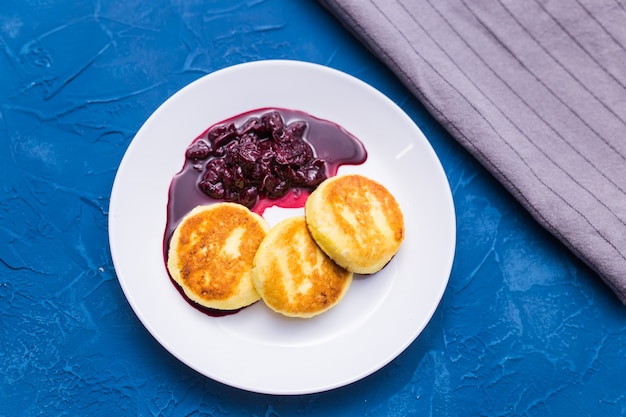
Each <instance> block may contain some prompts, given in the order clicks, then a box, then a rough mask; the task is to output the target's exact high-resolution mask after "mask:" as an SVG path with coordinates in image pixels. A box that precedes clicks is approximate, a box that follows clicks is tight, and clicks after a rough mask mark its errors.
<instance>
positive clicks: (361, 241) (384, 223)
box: [305, 174, 404, 274]
mask: <svg viewBox="0 0 626 417" xmlns="http://www.w3.org/2000/svg"><path fill="white" fill-rule="evenodd" d="M305 216H306V222H307V225H308V228H309V231H310V232H311V236H313V238H314V239H315V241H316V242H317V244H318V245H319V246H320V248H322V250H323V251H324V252H326V254H328V256H329V257H331V258H332V259H333V260H334V261H335V262H337V263H338V264H339V265H341V266H343V267H344V268H346V269H348V270H350V271H352V272H355V273H359V274H372V273H374V272H377V271H379V270H380V269H382V268H383V267H384V266H385V265H386V264H387V263H388V262H389V261H390V260H391V258H392V257H393V256H394V255H395V254H396V252H397V251H398V249H399V248H400V244H401V243H402V241H403V239H404V218H403V216H402V211H401V210H400V206H399V204H398V202H397V201H396V200H395V198H394V197H393V195H392V194H391V193H390V192H389V190H387V189H386V188H385V187H384V186H383V185H381V184H379V183H378V182H376V181H374V180H371V179H369V178H367V177H364V176H362V175H356V174H352V175H341V176H336V177H332V178H329V179H327V180H326V181H324V182H323V183H321V184H320V185H319V187H318V188H317V189H316V190H315V191H313V193H311V195H310V196H309V198H308V200H307V202H306V206H305Z"/></svg>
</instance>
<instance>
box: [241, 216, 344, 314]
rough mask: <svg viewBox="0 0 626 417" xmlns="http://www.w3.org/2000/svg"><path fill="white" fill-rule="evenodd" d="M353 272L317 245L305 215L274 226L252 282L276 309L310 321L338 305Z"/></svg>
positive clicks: (258, 255)
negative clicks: (308, 227) (336, 261)
mask: <svg viewBox="0 0 626 417" xmlns="http://www.w3.org/2000/svg"><path fill="white" fill-rule="evenodd" d="M352 275H353V274H352V273H351V272H349V271H346V270H345V269H343V268H341V267H340V266H339V265H337V264H336V263H335V262H333V261H332V260H331V259H330V258H329V257H328V256H327V255H326V254H325V253H324V252H322V250H321V249H320V248H319V247H318V246H317V245H316V244H315V242H314V241H313V239H312V238H311V235H310V234H309V231H308V229H307V227H306V223H305V220H304V217H303V216H296V217H291V218H288V219H286V220H283V221H281V222H280V223H278V224H277V225H276V226H274V227H273V228H272V229H271V230H270V232H269V233H268V234H267V236H266V238H265V239H264V240H263V242H262V243H261V245H260V246H259V249H258V251H257V253H256V256H255V257H254V267H253V269H252V279H253V282H254V286H255V287H256V289H257V291H258V292H259V294H260V295H261V298H262V299H263V301H264V302H265V304H267V306H268V307H269V308H271V309H272V310H274V311H276V312H278V313H281V314H284V315H286V316H290V317H301V318H309V317H313V316H315V315H318V314H320V313H323V312H325V311H327V310H329V309H330V308H331V307H333V306H335V305H336V304H337V303H339V301H341V299H342V298H343V296H344V295H345V293H346V291H347V290H348V288H349V287H350V283H351V282H352Z"/></svg>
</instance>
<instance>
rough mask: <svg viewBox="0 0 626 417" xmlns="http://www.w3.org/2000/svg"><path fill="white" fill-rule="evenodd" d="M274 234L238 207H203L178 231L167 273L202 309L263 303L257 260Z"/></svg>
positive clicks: (225, 204) (198, 208)
mask: <svg viewBox="0 0 626 417" xmlns="http://www.w3.org/2000/svg"><path fill="white" fill-rule="evenodd" d="M268 230H269V225H268V224H267V222H266V221H265V219H263V218H262V217H261V216H259V215H258V214H255V213H253V212H251V211H250V210H248V209H247V208H246V207H244V206H242V205H239V204H235V203H217V204H212V205H208V206H198V207H196V208H195V209H193V210H192V211H191V212H189V213H188V214H187V215H186V216H185V217H184V218H183V219H182V220H181V222H180V224H179V225H178V226H177V227H176V230H175V231H174V233H173V235H172V238H171V240H170V246H169V252H168V261H167V268H168V270H169V273H170V275H171V277H172V279H173V280H174V281H175V282H176V283H177V284H178V285H179V286H180V287H181V288H182V290H183V292H184V294H185V296H187V297H188V298H189V299H190V300H191V301H193V302H196V303H198V304H200V305H201V306H204V307H207V308H212V309H219V310H236V309H238V308H241V307H245V306H247V305H249V304H252V303H254V302H255V301H258V300H259V298H260V297H259V294H258V293H257V292H256V290H255V289H254V285H253V284H252V277H251V269H252V261H253V259H254V255H255V254H256V251H257V248H258V247H259V245H260V244H261V241H262V240H263V238H264V237H265V235H266V234H267V232H268Z"/></svg>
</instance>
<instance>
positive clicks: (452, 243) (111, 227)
mask: <svg viewBox="0 0 626 417" xmlns="http://www.w3.org/2000/svg"><path fill="white" fill-rule="evenodd" d="M272 66H287V67H289V68H292V69H306V70H313V71H321V72H322V73H324V74H327V75H331V76H334V77H339V78H340V79H343V80H346V81H348V82H350V83H353V84H354V85H356V86H358V87H360V88H365V89H368V90H369V91H368V92H369V93H370V94H373V95H374V96H377V97H378V98H379V99H381V100H382V102H383V103H385V104H386V105H391V106H392V107H393V109H394V111H396V112H398V113H399V114H400V115H403V117H405V118H406V119H408V121H410V123H411V124H412V125H413V126H414V128H415V129H416V130H417V131H418V132H419V133H420V134H421V137H420V138H416V139H414V140H421V141H422V142H425V143H422V145H423V146H426V147H427V148H428V149H429V150H430V152H431V157H432V158H433V161H432V162H435V165H436V167H437V169H438V171H439V172H438V174H439V176H440V177H441V178H442V179H443V180H444V183H445V184H446V187H445V190H442V191H444V194H445V197H446V199H447V200H448V201H447V203H448V205H447V207H446V209H447V210H448V214H449V216H450V217H449V219H448V222H449V223H448V227H449V230H448V232H449V234H448V236H446V239H447V240H448V243H449V248H448V249H449V252H448V253H447V257H446V259H445V264H446V265H445V266H444V267H443V269H442V271H445V272H442V273H443V275H445V279H444V281H445V282H444V283H443V285H441V287H440V288H439V291H438V293H437V294H436V302H434V303H433V305H432V308H431V309H430V311H429V312H428V314H427V317H425V319H424V321H423V323H420V325H418V326H417V328H416V329H415V331H414V334H413V335H412V336H411V337H409V338H407V339H406V341H405V342H406V343H404V344H402V345H401V346H397V347H396V349H395V351H394V353H393V354H392V355H390V357H389V358H388V360H386V361H383V362H380V363H378V364H377V365H376V366H370V367H369V368H368V369H365V370H364V371H363V372H361V373H359V374H354V375H352V377H344V378H342V379H341V380H337V381H336V382H335V383H326V384H324V385H323V386H317V387H309V388H298V389H293V390H292V389H289V388H285V389H282V390H276V389H270V390H265V389H263V388H262V387H253V386H250V385H249V384H243V383H237V382H236V381H232V380H228V378H224V377H220V376H215V375H207V374H206V373H205V372H202V371H200V370H198V369H197V366H195V365H194V364H193V363H190V361H189V360H188V358H183V357H180V356H179V355H178V354H176V353H175V352H173V351H172V349H173V348H172V347H171V345H170V344H169V343H168V341H167V340H164V338H163V337H162V335H160V334H159V333H158V331H157V330H156V329H155V328H154V327H153V326H152V323H151V321H150V319H149V318H148V317H146V316H145V314H144V313H145V312H144V311H143V310H142V308H141V307H140V306H139V305H137V304H136V300H135V298H134V297H133V295H132V294H131V293H130V291H131V290H130V288H129V287H128V285H127V284H128V283H127V282H126V281H125V279H123V278H122V277H121V275H123V273H122V272H120V271H119V270H118V265H120V258H119V257H120V256H121V255H119V254H118V253H117V249H115V248H116V245H115V239H116V238H117V237H116V233H117V231H116V229H115V227H116V226H115V225H116V221H117V220H116V218H115V217H116V215H119V213H116V212H115V210H116V208H117V207H118V204H120V203H119V202H118V198H119V196H120V194H119V193H120V192H119V189H120V187H122V186H123V185H121V181H122V180H123V174H124V172H125V170H126V169H128V168H127V164H128V162H127V161H128V159H127V156H128V155H130V154H131V152H133V149H134V148H135V147H137V146H139V145H137V143H139V142H138V141H137V140H136V139H137V138H138V137H141V135H142V134H143V132H144V129H146V126H147V125H149V123H150V122H151V121H152V120H154V119H155V118H158V117H160V115H161V114H162V113H165V112H167V108H168V106H171V105H174V104H172V103H175V101H176V100H179V99H181V97H183V96H184V95H185V94H186V92H187V91H189V90H192V89H194V88H196V86H198V85H199V83H203V82H209V81H210V80H212V79H216V78H219V77H220V76H222V75H224V74H226V73H228V72H233V71H240V70H254V69H255V68H263V67H270V68H271V67H272ZM242 110H244V111H245V110H246V109H242ZM315 116H317V115H315ZM206 127H208V126H206ZM192 139H193V138H189V141H188V142H189V143H190V142H191V140H192ZM366 148H367V144H366ZM441 178H440V179H441ZM108 220H109V223H108V231H109V247H110V251H111V257H112V261H113V266H114V268H115V273H116V277H117V279H118V282H119V283H120V286H121V287H122V290H123V292H124V296H125V297H126V299H127V301H128V302H129V304H130V305H131V308H132V309H133V311H134V313H135V314H136V315H137V317H138V318H139V320H140V322H141V323H142V325H143V326H144V327H145V328H146V329H147V330H148V331H149V333H150V334H151V335H152V336H153V337H154V338H155V339H156V340H157V341H158V342H159V343H160V344H161V345H162V346H163V347H165V348H166V350H168V352H169V353H170V354H172V355H173V356H174V357H176V358H177V359H178V360H180V361H181V362H183V363H185V364H186V365H187V366H189V367H190V368H192V369H194V370H196V371H198V372H200V373H201V374H202V375H204V376H206V377H208V378H211V379H213V380H216V381H218V382H221V383H224V384H226V385H229V386H233V387H236V388H239V389H243V390H246V391H251V392H257V393H265V394H275V395H300V394H311V393H318V392H323V391H327V390H331V389H334V388H338V387H341V386H345V385H348V384H350V383H353V382H356V381H358V380H360V379H363V378H365V377H367V376H369V375H371V374H373V373H375V372H376V371H378V370H379V369H381V368H383V367H384V366H386V365H387V364H388V363H390V362H391V361H393V360H394V359H395V358H396V357H397V356H398V355H400V354H401V353H402V352H403V351H404V350H405V349H406V348H407V347H408V346H409V345H410V344H411V343H413V342H414V341H415V340H416V339H417V337H418V336H419V335H420V334H421V333H422V331H423V329H424V328H425V327H426V325H427V324H428V323H429V322H430V321H431V319H432V316H433V315H434V313H435V311H436V309H437V307H438V306H439V304H440V302H441V299H442V297H443V294H444V292H445V289H446V288H447V285H448V281H449V277H450V274H451V271H452V266H453V262H454V257H455V252H456V213H455V210H454V201H453V197H452V192H451V190H450V186H449V183H448V180H447V178H446V175H445V171H444V170H443V166H442V164H441V161H440V160H439V158H438V156H437V155H436V153H435V151H434V149H433V148H432V145H430V143H429V141H428V140H427V138H426V136H425V135H424V134H423V132H422V131H421V129H420V128H419V126H417V124H416V123H414V122H413V120H412V119H410V117H409V116H408V115H407V114H406V113H405V112H404V110H403V109H402V108H400V107H399V106H398V105H397V104H396V103H394V102H393V101H392V100H391V99H389V98H388V97H387V96H385V95H384V94H383V93H382V92H380V91H379V90H377V89H376V88H374V87H373V86H371V85H370V84H368V83H366V82H364V81H362V80H360V79H359V78H356V77H355V76H353V75H350V74H347V73H345V72H343V71H341V70H338V69H334V68H331V67H328V66H325V65H321V64H316V63H311V62H305V61H298V60H283V59H272V60H258V61H250V62H244V63H240V64H235V65H232V66H228V67H225V68H221V69H219V70H216V71H214V72H211V73H209V74H206V75H204V76H202V77H200V78H198V79H196V80H195V81H192V82H191V83H189V84H187V85H185V86H184V87H182V88H181V89H179V90H178V91H176V92H175V93H174V94H172V95H171V96H170V97H168V98H167V99H166V100H165V101H164V102H163V103H161V104H160V105H159V106H158V107H157V109H156V110H155V111H154V112H153V113H152V114H151V115H150V116H149V117H148V118H147V119H146V120H145V121H144V123H143V124H142V126H141V127H140V129H139V130H138V131H137V134H136V135H135V136H134V137H133V139H132V140H131V142H130V143H129V145H128V147H127V149H126V151H125V152H124V156H123V158H122V160H121V162H120V165H119V167H118V169H117V172H116V175H115V179H114V181H113V186H112V189H111V196H110V204H109V216H108Z"/></svg>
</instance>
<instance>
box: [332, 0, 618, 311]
mask: <svg viewBox="0 0 626 417" xmlns="http://www.w3.org/2000/svg"><path fill="white" fill-rule="evenodd" d="M321 3H323V4H324V5H325V6H326V7H327V8H328V9H329V10H330V11H331V12H332V13H334V14H335V15H336V16H337V18H338V19H340V20H341V21H342V22H343V23H344V24H345V25H346V27H348V28H349V29H350V30H351V31H352V32H353V33H354V34H355V35H356V36H358V37H359V38H360V39H361V40H362V41H363V42H364V43H365V44H366V45H367V46H368V47H369V48H370V49H371V50H372V51H373V52H374V53H375V54H376V55H377V56H378V57H379V58H380V59H381V60H382V61H383V62H384V63H385V64H387V65H388V66H389V67H390V68H391V69H392V70H393V71H394V72H395V74H396V75H397V76H398V77H399V78H400V79H401V80H402V81H403V82H404V83H405V85H406V86H407V87H408V88H409V89H410V90H411V91H412V92H413V93H414V94H415V96H416V97H417V98H418V99H419V100H420V101H421V102H422V103H423V104H424V105H425V106H426V107H427V108H428V110H429V111H430V112H431V114H432V115H433V116H434V117H435V118H437V120H438V121H439V122H440V123H441V124H442V125H443V126H444V127H445V128H446V129H447V130H448V131H449V132H450V133H451V134H452V136H454V137H455V138H456V139H457V140H458V141H459V142H460V143H461V144H462V145H463V146H464V147H465V148H466V149H467V150H468V151H469V152H471V153H472V154H473V155H474V156H475V157H476V158H477V159H478V160H479V161H480V162H481V163H482V164H483V165H484V166H485V167H486V168H487V169H488V170H490V171H491V172H492V173H493V175H494V176H495V177H496V178H497V179H498V180H499V181H501V182H502V184H504V186H505V187H506V188H507V189H508V190H509V191H510V192H511V193H512V194H513V195H514V196H515V197H516V198H517V199H518V200H519V201H520V202H521V204H522V205H523V206H524V207H525V208H526V209H527V210H528V211H529V212H530V213H531V214H532V215H533V216H534V217H535V219H537V221H538V222H539V223H540V224H541V225H543V226H544V227H545V228H546V229H548V230H549V231H550V232H551V233H553V234H554V235H555V236H556V237H557V238H559V239H560V240H561V241H562V242H563V243H564V244H565V245H567V246H568V247H569V248H570V249H571V250H572V251H573V252H574V253H575V254H576V255H577V256H579V257H580V258H581V259H582V260H583V261H584V262H585V263H587V264H588V265H589V266H590V267H591V268H593V269H594V270H595V271H597V272H598V274H599V275H600V277H601V278H602V279H603V280H604V282H606V284H607V285H608V286H609V287H610V288H611V289H612V290H613V291H614V292H615V294H616V295H617V296H618V297H619V298H620V300H621V301H622V302H623V303H626V3H623V0H562V1H550V0H528V1H517V0H471V1H470V0H325V1H321Z"/></svg>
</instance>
